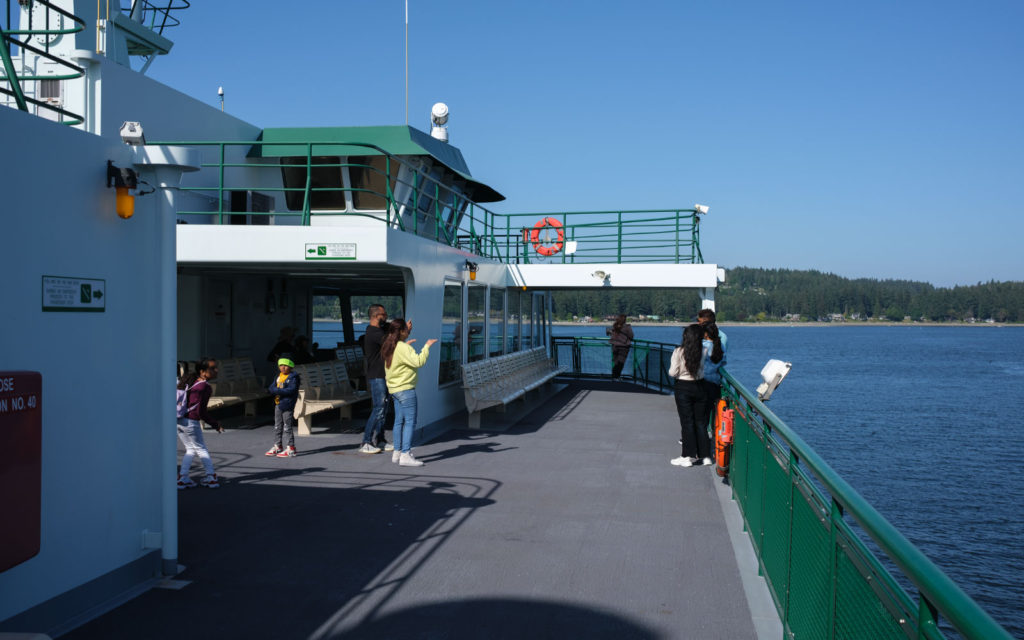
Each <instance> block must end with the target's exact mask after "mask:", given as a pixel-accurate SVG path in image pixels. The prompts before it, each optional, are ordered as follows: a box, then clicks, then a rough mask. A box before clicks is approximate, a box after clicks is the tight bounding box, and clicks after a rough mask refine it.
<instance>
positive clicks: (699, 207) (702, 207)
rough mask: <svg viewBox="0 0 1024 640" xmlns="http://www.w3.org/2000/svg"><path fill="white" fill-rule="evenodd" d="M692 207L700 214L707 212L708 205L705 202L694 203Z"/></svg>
mask: <svg viewBox="0 0 1024 640" xmlns="http://www.w3.org/2000/svg"><path fill="white" fill-rule="evenodd" d="M693 208H694V209H695V210H696V211H697V213H699V214H701V215H707V213H708V206H707V205H706V204H695V205H693Z"/></svg>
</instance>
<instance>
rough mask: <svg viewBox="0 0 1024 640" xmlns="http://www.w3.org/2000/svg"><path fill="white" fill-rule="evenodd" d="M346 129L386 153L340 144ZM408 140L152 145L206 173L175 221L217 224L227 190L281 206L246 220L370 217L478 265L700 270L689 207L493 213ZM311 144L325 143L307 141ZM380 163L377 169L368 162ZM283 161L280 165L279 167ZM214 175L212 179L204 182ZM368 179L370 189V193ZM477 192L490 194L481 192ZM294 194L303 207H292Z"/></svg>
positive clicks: (382, 135) (314, 132) (384, 135)
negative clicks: (201, 200)
mask: <svg viewBox="0 0 1024 640" xmlns="http://www.w3.org/2000/svg"><path fill="white" fill-rule="evenodd" d="M364 129H367V130H370V131H364ZM352 131H355V132H356V133H357V134H358V133H361V134H362V135H366V136H367V137H369V138H371V139H376V140H377V141H378V142H381V143H382V144H392V146H391V147H389V148H385V147H383V146H381V145H379V144H375V143H372V142H362V141H356V140H354V139H345V138H344V137H343V134H344V133H346V132H352ZM328 132H329V133H328ZM411 134H416V135H425V134H422V132H417V131H416V130H415V129H412V128H411V127H355V128H329V129H323V130H321V129H267V130H265V131H264V132H263V136H262V137H263V139H261V140H258V141H255V142H254V141H230V142H209V141H191V142H189V141H174V140H171V141H153V142H150V144H160V145H176V146H192V147H197V148H198V150H199V151H200V152H201V155H202V156H203V157H204V158H206V159H207V161H206V162H204V163H202V165H201V166H202V168H204V169H207V171H204V172H202V173H200V174H199V175H198V177H194V176H189V178H188V183H187V186H183V187H181V188H180V190H181V191H184V192H192V193H196V194H199V195H201V196H204V197H205V198H208V199H209V200H210V201H211V202H212V203H213V204H212V206H211V208H210V209H208V210H202V211H184V210H183V211H179V212H178V214H179V215H182V216H204V217H207V218H209V219H212V220H215V221H216V222H217V224H224V222H225V218H224V216H225V214H231V213H232V212H231V211H229V210H225V207H226V206H227V202H228V199H227V197H226V196H227V195H229V194H230V192H232V191H254V192H260V193H263V194H265V195H270V196H276V197H277V198H278V203H279V204H284V205H286V206H285V207H280V206H276V207H275V211H273V212H263V213H259V212H255V213H254V212H246V213H248V215H256V216H259V215H264V216H270V215H273V216H275V217H281V218H284V217H295V218H298V219H299V220H300V222H301V224H303V225H308V224H310V223H311V220H312V218H313V217H314V216H360V217H364V218H373V219H378V220H380V221H381V222H382V223H384V224H386V225H388V226H390V227H393V228H397V229H401V230H403V231H407V232H410V233H414V234H417V235H420V236H424V237H430V238H433V239H434V240H436V241H437V242H441V243H444V244H447V245H450V246H455V247H458V248H460V249H463V250H465V251H468V252H471V253H473V254H475V255H476V256H479V257H481V258H485V259H491V260H496V261H500V262H506V263H531V262H543V263H551V262H558V263H568V264H572V263H579V264H584V263H611V262H617V263H625V262H629V263H693V264H699V263H701V262H703V258H702V256H701V252H700V246H699V230H698V227H699V218H698V216H697V214H696V212H695V211H694V210H693V209H682V208H680V209H662V210H654V209H651V210H630V211H626V210H618V211H586V212H584V211H563V212H558V213H497V212H495V211H492V210H489V209H487V208H486V207H484V206H483V205H481V204H480V203H479V202H477V201H474V199H473V197H472V196H473V194H472V193H465V190H473V189H475V190H477V191H478V192H479V191H480V190H481V189H483V188H485V187H486V185H481V183H475V182H473V183H470V182H469V180H468V179H464V178H462V177H459V176H461V174H456V175H453V174H452V173H448V174H446V175H438V173H439V172H438V171H436V170H433V169H430V170H424V168H423V165H422V163H421V162H420V160H421V158H422V156H424V155H431V156H432V157H434V158H435V159H437V157H438V156H437V155H435V154H434V153H433V152H430V153H426V151H430V148H429V143H426V142H423V141H421V140H419V139H418V138H416V137H415V136H414V137H413V138H410V137H409V136H410V135H411ZM317 136H327V137H326V138H323V139H315V140H314V139H313V138H316V137H317ZM427 138H429V136H427ZM392 139H393V140H392ZM429 140H432V141H433V143H436V144H441V145H444V143H441V142H439V141H437V140H434V139H433V138H429ZM421 142H423V145H421V144H420V143H421ZM445 146H447V145H445ZM396 150H397V151H398V152H399V153H396V152H395V151H396ZM214 151H215V152H216V153H212V152H214ZM401 152H405V153H401ZM456 152H457V150H456ZM381 156H383V157H384V162H383V169H382V168H381V166H380V165H381V163H379V162H376V163H375V161H374V158H379V157H381ZM459 157H460V158H461V155H460V156H459ZM283 158H288V159H289V160H288V162H287V163H285V164H282V159H283ZM363 158H369V159H368V160H361V159H363ZM211 159H213V161H212V162H211V161H210V160H211ZM456 164H457V163H456ZM286 171H287V172H289V173H288V175H291V174H292V173H294V172H300V173H301V174H302V177H303V182H304V184H301V185H299V184H298V183H296V182H293V181H291V180H289V181H288V182H285V181H284V176H285V175H286V174H285V172H286ZM353 173H359V174H360V175H363V176H364V177H366V179H367V180H368V182H367V183H365V184H361V185H360V186H352V185H353V178H352V174H353ZM314 174H316V175H318V176H320V177H321V178H323V177H324V176H328V177H329V178H330V180H331V181H333V184H329V185H325V182H326V181H325V180H319V181H318V180H314V179H313V175H314ZM467 175H468V174H467ZM212 176H216V178H215V179H214V180H211V179H210V178H211V177H212ZM346 176H347V177H346ZM201 180H205V181H206V183H205V184H204V183H201V182H199V181H201ZM369 181H375V184H376V186H373V185H370V183H369ZM271 185H281V186H271ZM286 185H288V186H286ZM400 193H401V194H403V195H401V196H399V195H398V194H400ZM484 193H485V195H486V194H496V193H497V192H494V191H493V189H490V187H486V191H485V192H484ZM359 194H365V195H366V196H368V197H372V198H373V199H375V200H376V201H378V202H379V204H380V206H379V207H376V209H369V208H356V206H355V197H356V196H357V195H359ZM289 196H291V197H289ZM299 196H301V200H302V204H301V206H297V205H296V202H297V198H299ZM399 197H401V199H399ZM498 197H500V195H499V196H498ZM280 200H283V201H284V202H280ZM289 200H291V201H292V202H291V205H289V204H288V201H289ZM339 202H344V203H345V204H344V205H340V204H339ZM328 203H330V204H328ZM545 219H553V220H555V221H557V225H556V226H554V227H553V226H551V225H544V226H546V230H544V231H543V232H542V231H541V230H540V229H538V228H537V225H538V222H539V221H543V220H545ZM534 231H536V232H537V233H536V235H535V234H534ZM545 235H547V236H550V237H548V238H545V237H544V236H545ZM570 242H572V243H575V249H576V250H575V251H574V252H571V251H570V244H569V243H570ZM541 246H549V247H550V246H557V247H558V251H556V252H555V253H554V255H551V256H544V255H541V254H539V253H538V252H537V250H538V248H539V247H541Z"/></svg>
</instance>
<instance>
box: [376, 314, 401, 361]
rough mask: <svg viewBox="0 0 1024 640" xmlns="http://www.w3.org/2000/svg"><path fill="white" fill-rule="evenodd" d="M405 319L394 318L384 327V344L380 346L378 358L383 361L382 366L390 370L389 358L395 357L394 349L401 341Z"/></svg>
mask: <svg viewBox="0 0 1024 640" xmlns="http://www.w3.org/2000/svg"><path fill="white" fill-rule="evenodd" d="M405 327H406V325H405V318H394V319H393V320H391V322H389V323H387V324H386V325H384V331H385V333H386V334H387V335H386V336H384V342H382V343H381V344H380V357H381V358H383V359H384V366H385V367H387V368H389V369H390V368H391V358H393V357H394V355H395V347H396V346H398V341H399V340H401V339H402V332H403V331H405Z"/></svg>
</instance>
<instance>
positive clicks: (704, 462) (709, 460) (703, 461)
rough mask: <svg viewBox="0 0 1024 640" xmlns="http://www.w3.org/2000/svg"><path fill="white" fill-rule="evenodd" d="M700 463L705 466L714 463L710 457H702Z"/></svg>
mask: <svg viewBox="0 0 1024 640" xmlns="http://www.w3.org/2000/svg"><path fill="white" fill-rule="evenodd" d="M701 463H702V464H703V465H704V466H705V467H706V466H708V465H709V464H714V462H712V461H711V458H704V459H703V460H701Z"/></svg>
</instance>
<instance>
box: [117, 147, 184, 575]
mask: <svg viewBox="0 0 1024 640" xmlns="http://www.w3.org/2000/svg"><path fill="white" fill-rule="evenodd" d="M133 150H134V152H135V166H136V168H137V169H138V170H139V171H140V172H145V174H148V175H147V178H148V177H150V176H152V178H153V183H152V186H153V187H154V188H156V193H154V194H153V195H154V197H156V198H158V200H159V205H158V208H157V215H159V216H160V257H159V259H160V361H159V363H158V367H159V372H160V373H159V377H158V380H159V388H160V390H161V393H160V404H159V407H160V408H159V411H160V417H161V420H160V422H159V424H160V448H161V452H162V455H161V465H160V467H161V470H160V473H161V476H160V478H161V482H162V484H161V492H160V496H161V502H162V504H161V521H162V522H161V528H162V529H163V531H162V533H163V536H162V540H163V545H162V548H161V562H162V569H163V573H164V575H168V576H171V575H176V574H177V573H178V487H177V477H178V438H177V426H176V422H175V407H174V393H173V389H174V387H175V385H176V376H175V372H174V371H173V367H172V365H171V363H172V362H177V360H178V269H177V267H178V262H177V258H178V257H177V246H178V245H177V232H178V226H177V209H176V208H175V206H174V189H175V188H176V187H177V186H178V185H179V183H180V182H181V174H182V173H183V172H185V171H197V170H198V169H199V162H198V159H197V158H195V157H194V154H193V153H192V152H191V150H189V149H185V148H183V147H145V146H141V147H133Z"/></svg>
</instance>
